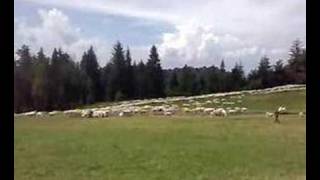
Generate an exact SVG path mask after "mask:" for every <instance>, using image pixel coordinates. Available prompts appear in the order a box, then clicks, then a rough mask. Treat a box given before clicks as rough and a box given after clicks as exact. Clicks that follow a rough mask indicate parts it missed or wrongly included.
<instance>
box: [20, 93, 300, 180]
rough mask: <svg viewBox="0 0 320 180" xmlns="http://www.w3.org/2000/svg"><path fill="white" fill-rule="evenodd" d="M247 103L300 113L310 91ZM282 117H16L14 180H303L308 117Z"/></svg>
mask: <svg viewBox="0 0 320 180" xmlns="http://www.w3.org/2000/svg"><path fill="white" fill-rule="evenodd" d="M300 96H301V97H300ZM303 96H304V97H303ZM293 97H295V98H293ZM281 100H282V101H281ZM291 101H292V102H293V103H290V102H291ZM249 102H252V103H254V104H252V106H250V104H246V106H247V107H248V108H249V109H250V108H251V111H252V112H258V111H262V110H268V109H269V108H270V109H272V108H273V107H274V106H276V105H278V104H277V103H284V104H283V105H285V106H287V107H288V110H289V111H291V110H292V111H300V110H304V109H303V108H305V92H303V91H302V92H300V91H299V92H286V93H284V94H277V95H264V96H247V97H245V101H244V103H249ZM280 118H281V124H274V123H273V122H272V119H267V118H265V117H264V115H263V114H244V115H237V116H228V117H227V118H213V119H212V118H210V117H201V116H174V117H169V118H168V117H166V118H164V117H156V116H136V117H130V118H118V117H116V118H104V119H90V120H85V119H81V118H67V117H64V116H63V115H59V116H55V117H46V118H42V119H41V118H30V117H18V118H16V119H15V134H14V170H15V171H14V173H15V179H17V180H24V179H41V180H55V179H57V180H58V179H59V180H73V179H74V180H88V179H94V180H96V179H97V180H100V179H101V180H102V179H103V180H108V179H115V180H140V179H148V180H154V179H159V180H163V179H169V180H181V179H184V180H198V179H199V180H211V179H212V180H220V179H221V180H224V179H228V180H229V179H231V180H233V179H234V180H241V179H250V180H260V179H261V180H266V179H272V180H273V179H280V180H295V179H305V173H306V170H305V166H306V164H305V156H306V149H305V145H306V144H305V143H306V139H305V138H306V130H305V122H306V121H305V118H301V117H299V116H297V115H285V116H281V117H280Z"/></svg>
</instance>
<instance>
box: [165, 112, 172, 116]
mask: <svg viewBox="0 0 320 180" xmlns="http://www.w3.org/2000/svg"><path fill="white" fill-rule="evenodd" d="M163 115H165V116H172V115H173V112H171V111H165V112H164V113H163Z"/></svg>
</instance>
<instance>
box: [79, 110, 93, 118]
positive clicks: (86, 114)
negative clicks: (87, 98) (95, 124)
mask: <svg viewBox="0 0 320 180" xmlns="http://www.w3.org/2000/svg"><path fill="white" fill-rule="evenodd" d="M92 114H93V111H92V110H91V109H86V110H82V111H81V117H86V118H89V117H92Z"/></svg>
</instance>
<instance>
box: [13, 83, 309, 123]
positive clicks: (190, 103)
mask: <svg viewBox="0 0 320 180" xmlns="http://www.w3.org/2000/svg"><path fill="white" fill-rule="evenodd" d="M304 88H305V86H304V85H286V86H279V87H274V88H268V89H262V90H249V91H237V92H228V93H216V94H206V95H200V96H191V97H169V98H158V99H147V100H132V101H122V102H120V103H118V104H114V105H112V106H107V107H100V108H91V109H73V110H66V111H51V112H37V111H31V112H26V113H21V114H14V116H38V117H42V116H54V115H57V114H64V115H66V116H71V117H84V118H89V117H90V118H103V117H111V116H120V117H123V116H133V115H142V114H145V115H163V116H172V115H175V114H177V113H179V114H196V115H210V116H211V117H213V116H222V117H225V116H227V115H228V114H240V113H244V112H246V111H247V110H248V109H247V108H246V107H237V106H240V104H241V103H242V98H243V97H244V96H245V95H247V94H268V93H274V92H283V91H291V90H299V89H304ZM226 97H230V98H229V99H228V100H227V99H226ZM205 100H206V101H205ZM182 102H183V104H181V103H182ZM152 104H160V105H152ZM178 104H179V105H178ZM234 106H236V107H234ZM286 111H287V110H286V107H282V106H281V107H279V108H278V110H277V111H276V112H279V113H280V114H281V113H286ZM274 115H275V113H270V112H266V117H274ZM299 116H305V113H304V112H300V113H299Z"/></svg>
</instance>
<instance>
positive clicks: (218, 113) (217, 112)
mask: <svg viewBox="0 0 320 180" xmlns="http://www.w3.org/2000/svg"><path fill="white" fill-rule="evenodd" d="M212 113H213V115H215V116H223V117H225V116H227V112H226V110H224V109H223V108H218V109H215V110H214V111H213V112H212ZM212 113H210V114H212Z"/></svg>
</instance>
